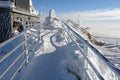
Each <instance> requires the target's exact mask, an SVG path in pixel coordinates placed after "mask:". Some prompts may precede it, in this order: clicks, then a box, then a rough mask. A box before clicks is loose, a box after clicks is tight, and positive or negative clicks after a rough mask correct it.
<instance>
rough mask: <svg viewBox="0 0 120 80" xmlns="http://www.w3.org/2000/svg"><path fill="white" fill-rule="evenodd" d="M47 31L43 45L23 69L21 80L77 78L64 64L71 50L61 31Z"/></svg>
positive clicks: (43, 35) (64, 79)
mask: <svg viewBox="0 0 120 80" xmlns="http://www.w3.org/2000/svg"><path fill="white" fill-rule="evenodd" d="M45 32H47V33H43V34H42V41H43V47H42V48H41V50H40V52H38V53H37V54H36V56H35V58H34V59H33V60H32V61H30V62H29V64H28V65H27V66H26V67H25V69H24V70H23V71H22V73H21V74H22V75H21V76H20V77H19V80H76V78H75V77H74V76H73V75H72V74H70V73H69V72H68V71H67V70H66V68H65V66H64V60H65V59H66V57H67V54H69V50H68V47H67V45H66V43H65V41H64V39H63V36H62V35H61V33H60V31H59V30H53V31H50V30H47V31H45Z"/></svg>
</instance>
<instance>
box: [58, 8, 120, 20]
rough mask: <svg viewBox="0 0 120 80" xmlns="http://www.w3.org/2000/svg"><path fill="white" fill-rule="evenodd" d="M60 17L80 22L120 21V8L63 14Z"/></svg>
mask: <svg viewBox="0 0 120 80" xmlns="http://www.w3.org/2000/svg"><path fill="white" fill-rule="evenodd" d="M60 17H62V18H63V19H78V18H79V19H80V20H120V8H115V9H111V10H110V9H103V10H91V11H80V12H70V13H65V14H61V15H60Z"/></svg>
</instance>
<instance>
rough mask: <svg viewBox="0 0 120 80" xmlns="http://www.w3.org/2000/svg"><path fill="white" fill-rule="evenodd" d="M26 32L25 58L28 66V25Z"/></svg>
mask: <svg viewBox="0 0 120 80" xmlns="http://www.w3.org/2000/svg"><path fill="white" fill-rule="evenodd" d="M24 28H25V32H24V37H25V58H26V64H27V63H28V45H27V32H26V30H27V29H26V25H25V27H24Z"/></svg>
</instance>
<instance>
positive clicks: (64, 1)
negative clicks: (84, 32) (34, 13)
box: [33, 0, 120, 37]
mask: <svg viewBox="0 0 120 80" xmlns="http://www.w3.org/2000/svg"><path fill="white" fill-rule="evenodd" d="M33 5H34V7H35V8H36V9H37V10H39V11H40V13H42V17H46V16H48V14H49V10H50V9H54V10H55V11H56V16H57V17H58V18H59V19H60V20H65V19H72V20H74V21H76V22H77V21H78V20H79V21H80V24H81V25H82V26H83V27H90V28H91V31H92V32H93V33H95V34H97V33H98V34H99V33H100V34H103V35H105V34H108V35H110V36H114V37H115V36H116V37H120V36H119V32H120V28H119V27H120V0H75V1H72V0H60V1H58V0H51V1H45V0H33ZM104 28H105V29H104Z"/></svg>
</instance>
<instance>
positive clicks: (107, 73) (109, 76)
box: [63, 22, 120, 80]
mask: <svg viewBox="0 0 120 80" xmlns="http://www.w3.org/2000/svg"><path fill="white" fill-rule="evenodd" d="M63 27H64V29H65V33H64V34H66V35H65V37H66V40H67V42H68V43H70V41H71V42H74V44H75V45H76V46H77V48H78V50H79V51H80V54H79V56H80V57H79V59H80V63H81V66H80V67H79V68H80V73H77V76H79V77H80V78H81V80H120V70H119V69H117V68H116V67H115V66H114V65H113V64H112V63H111V62H110V61H109V60H107V59H106V58H105V57H104V56H103V55H102V53H101V52H100V51H99V50H97V49H96V48H95V47H94V46H93V45H91V43H89V42H88V41H87V40H85V38H83V37H82V36H81V35H80V34H79V33H78V32H77V31H76V29H74V27H73V26H72V25H69V24H68V23H67V22H63Z"/></svg>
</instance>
